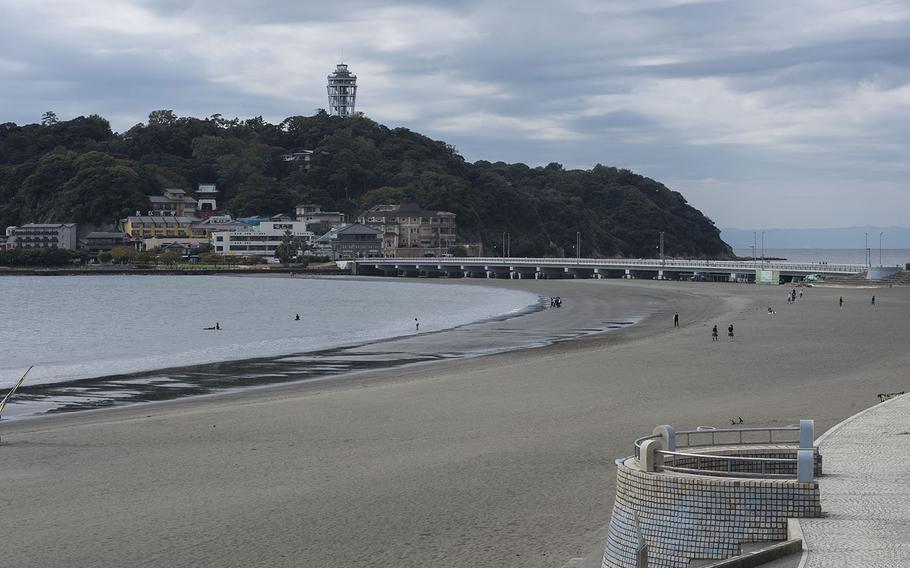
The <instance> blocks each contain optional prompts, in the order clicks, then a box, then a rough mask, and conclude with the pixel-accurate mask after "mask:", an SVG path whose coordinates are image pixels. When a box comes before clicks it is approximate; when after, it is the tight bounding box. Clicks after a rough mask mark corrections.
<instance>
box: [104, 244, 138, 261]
mask: <svg viewBox="0 0 910 568" xmlns="http://www.w3.org/2000/svg"><path fill="white" fill-rule="evenodd" d="M110 255H111V259H113V261H114V262H117V263H119V264H131V263H133V262H135V261H136V259H137V258H138V257H139V252H138V251H137V250H136V249H135V248H133V247H131V246H122V247H114V248H112V249H111V252H110Z"/></svg>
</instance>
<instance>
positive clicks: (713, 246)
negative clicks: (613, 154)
mask: <svg viewBox="0 0 910 568" xmlns="http://www.w3.org/2000/svg"><path fill="white" fill-rule="evenodd" d="M296 149H308V150H313V151H314V152H315V153H314V154H313V157H312V161H311V167H310V168H309V169H305V168H303V167H301V165H300V163H299V162H285V161H284V160H283V159H282V155H283V154H286V153H287V152H289V151H291V150H296ZM206 182H210V183H216V184H218V189H219V190H220V191H221V197H222V203H221V205H222V207H223V206H224V204H225V203H226V205H227V209H228V210H229V211H230V212H231V213H232V214H234V215H235V216H243V215H252V214H275V213H279V212H283V213H289V214H293V212H294V205H295V204H296V203H299V202H312V203H318V204H321V205H323V206H324V207H325V208H330V209H338V210H341V211H344V212H345V213H347V214H348V215H350V216H353V215H355V214H357V213H359V212H360V211H362V210H364V209H366V208H368V207H370V206H371V205H374V204H376V203H380V202H401V201H416V202H417V203H419V204H420V205H421V206H423V207H425V208H428V209H441V210H448V211H453V212H455V213H457V214H458V218H457V223H458V233H459V236H460V237H461V239H462V240H463V241H465V242H476V241H482V242H483V243H484V245H485V249H486V251H487V252H488V253H489V254H493V253H494V252H495V249H494V246H496V245H497V244H498V243H500V242H501V235H502V233H503V232H504V231H508V232H509V233H510V236H511V252H512V254H513V255H514V256H545V255H546V256H551V255H552V256H557V255H561V254H565V255H568V256H572V255H574V254H575V253H574V249H573V247H574V244H575V235H576V232H580V233H581V238H582V255H583V256H614V255H621V256H628V257H652V256H654V255H655V253H656V250H655V247H656V246H657V243H658V234H659V232H661V231H663V232H665V233H666V254H667V255H668V256H691V257H714V258H724V257H730V256H731V255H732V252H731V249H730V248H729V247H728V246H727V245H726V244H725V243H724V242H723V241H721V239H720V236H719V231H718V229H717V228H716V227H715V226H714V224H713V223H712V222H711V220H709V219H707V218H706V217H705V216H704V215H702V214H701V212H699V211H698V210H696V209H694V208H693V207H691V206H689V205H688V204H687V203H686V200H685V199H684V198H683V197H682V195H680V194H679V193H677V192H675V191H671V190H670V189H668V188H667V187H665V186H664V185H663V184H661V183H659V182H656V181H654V180H652V179H649V178H646V177H643V176H640V175H637V174H634V173H632V172H630V171H628V170H624V169H617V168H613V167H607V166H602V165H597V166H595V167H594V168H593V169H591V170H565V169H564V168H563V167H562V166H561V165H559V164H555V163H553V164H550V165H548V166H546V167H536V168H531V167H528V166H526V165H525V164H506V163H503V162H496V163H490V162H486V161H479V162H475V163H473V164H471V163H468V162H466V161H465V160H464V158H462V157H461V156H460V155H459V154H458V153H457V152H456V151H455V149H454V148H453V147H452V146H449V145H447V144H445V143H444V142H439V141H435V140H431V139H429V138H427V137H425V136H422V135H420V134H417V133H415V132H411V131H409V130H407V129H404V128H395V129H390V128H387V127H385V126H382V125H381V124H377V123H376V122H373V121H372V120H370V119H368V118H366V117H363V116H357V117H354V118H347V119H341V118H338V117H332V116H328V115H327V114H325V113H323V112H320V113H318V114H316V115H315V116H309V117H306V116H294V117H290V118H288V119H286V120H284V121H282V122H281V123H280V124H269V123H267V122H265V121H264V120H263V119H262V117H257V118H253V119H249V120H243V121H241V120H238V119H233V120H226V119H224V118H222V117H221V116H220V115H213V116H211V117H209V118H206V119H197V118H191V117H177V116H176V115H175V114H174V113H173V112H171V111H167V110H162V111H155V112H152V113H151V114H150V115H149V120H148V123H147V124H137V125H136V126H134V127H132V128H130V129H129V130H127V131H126V132H123V133H114V132H112V131H111V128H110V124H109V123H108V122H107V121H106V120H105V119H104V118H102V117H100V116H96V115H93V116H89V117H79V118H76V119H73V120H69V121H57V120H56V119H55V117H54V116H53V114H52V113H48V114H47V115H45V120H44V121H43V122H42V123H41V124H29V125H25V126H17V125H16V124H12V123H7V124H2V125H0V225H2V226H6V225H15V224H21V223H27V222H49V221H58V222H63V221H68V222H80V223H93V224H96V225H99V226H111V225H113V224H115V223H116V221H117V220H118V219H119V218H121V217H123V216H125V215H128V214H131V213H132V212H134V211H136V210H145V209H147V208H148V206H147V202H146V197H145V196H146V195H152V194H160V193H161V191H162V190H163V189H164V188H166V187H180V188H183V189H186V190H188V191H190V192H192V190H194V189H195V188H196V186H197V184H199V183H206Z"/></svg>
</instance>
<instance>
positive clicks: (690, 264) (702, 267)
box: [358, 257, 867, 274]
mask: <svg viewBox="0 0 910 568" xmlns="http://www.w3.org/2000/svg"><path fill="white" fill-rule="evenodd" d="M358 262H363V263H365V264H407V265H427V264H437V265H448V266H452V265H468V266H476V265H492V266H538V265H545V266H552V267H565V268H615V269H626V268H635V267H641V268H648V269H658V270H661V269H671V270H672V269H678V270H686V271H689V270H693V271H710V270H711V269H717V270H725V271H732V270H757V269H762V270H778V271H785V272H786V271H790V272H806V273H812V272H819V273H827V274H832V273H843V274H857V273H860V272H864V271H865V270H866V269H867V267H866V265H864V264H822V263H808V262H783V261H737V260H699V259H665V260H660V259H649V258H577V259H575V258H502V257H463V258H446V257H432V258H382V259H379V258H377V259H364V260H362V261H358Z"/></svg>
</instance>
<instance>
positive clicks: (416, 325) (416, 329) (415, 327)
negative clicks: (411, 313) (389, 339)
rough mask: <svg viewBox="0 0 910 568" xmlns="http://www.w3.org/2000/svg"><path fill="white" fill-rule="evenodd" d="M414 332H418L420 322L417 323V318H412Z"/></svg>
mask: <svg viewBox="0 0 910 568" xmlns="http://www.w3.org/2000/svg"><path fill="white" fill-rule="evenodd" d="M414 330H415V331H420V321H418V320H417V318H414Z"/></svg>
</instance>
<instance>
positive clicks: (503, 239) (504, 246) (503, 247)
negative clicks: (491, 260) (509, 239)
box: [502, 231, 506, 258]
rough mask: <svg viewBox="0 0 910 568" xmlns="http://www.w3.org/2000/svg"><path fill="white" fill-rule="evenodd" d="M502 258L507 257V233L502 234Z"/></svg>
mask: <svg viewBox="0 0 910 568" xmlns="http://www.w3.org/2000/svg"><path fill="white" fill-rule="evenodd" d="M502 257H503V258H505V257H506V232H505V231H503V232H502Z"/></svg>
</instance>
